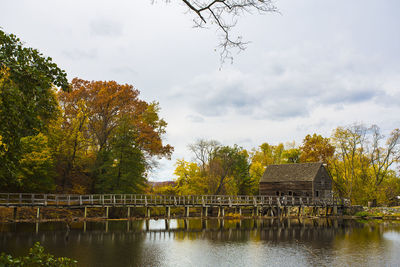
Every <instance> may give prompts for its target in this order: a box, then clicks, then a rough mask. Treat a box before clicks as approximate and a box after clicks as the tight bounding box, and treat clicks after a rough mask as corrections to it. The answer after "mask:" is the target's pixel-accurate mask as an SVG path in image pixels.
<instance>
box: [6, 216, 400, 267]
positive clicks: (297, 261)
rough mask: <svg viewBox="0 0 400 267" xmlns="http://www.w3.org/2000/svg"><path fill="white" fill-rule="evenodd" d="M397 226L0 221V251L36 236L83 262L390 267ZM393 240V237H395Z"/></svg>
mask: <svg viewBox="0 0 400 267" xmlns="http://www.w3.org/2000/svg"><path fill="white" fill-rule="evenodd" d="M388 231H390V232H391V233H395V234H398V235H400V234H399V233H400V224H395V223H373V222H369V223H364V222H357V221H354V220H332V219H316V220H312V219H284V220H278V219H247V220H218V219H211V220H201V219H190V220H185V219H177V220H175V219H173V220H157V221H156V220H132V221H104V222H74V223H71V224H70V229H69V230H67V228H66V227H65V224H64V223H59V222H49V223H40V224H39V225H36V224H31V223H16V224H11V223H10V224H0V233H1V237H0V249H1V251H4V252H6V253H10V254H13V255H18V256H19V255H23V254H26V252H27V251H28V248H29V247H31V246H32V244H33V243H34V242H36V241H39V242H41V244H42V245H43V246H45V247H46V249H47V250H48V251H49V252H50V253H52V254H55V255H56V256H67V257H70V258H74V259H77V260H78V261H79V263H80V265H82V266H137V265H151V266H154V265H167V266H168V265H169V266H172V265H174V266H176V265H188V264H192V265H193V264H194V265H196V266H198V265H217V264H218V265H223V266H224V265H252V266H257V265H258V266H263V265H279V264H285V265H289V266H290V265H296V266H299V265H310V264H311V265H332V264H335V265H360V266H361V265H364V266H368V265H371V264H373V265H382V264H383V265H393V264H394V265H396V264H399V263H400V256H398V253H396V252H395V251H399V249H400V242H399V241H398V239H395V240H393V238H392V239H388V238H384V233H385V232H388ZM396 240H397V241H396Z"/></svg>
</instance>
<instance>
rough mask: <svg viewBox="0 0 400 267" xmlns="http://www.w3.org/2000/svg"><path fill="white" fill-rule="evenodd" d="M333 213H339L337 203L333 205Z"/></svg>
mask: <svg viewBox="0 0 400 267" xmlns="http://www.w3.org/2000/svg"><path fill="white" fill-rule="evenodd" d="M333 215H337V206H336V205H334V206H333Z"/></svg>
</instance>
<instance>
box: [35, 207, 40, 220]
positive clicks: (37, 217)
mask: <svg viewBox="0 0 400 267" xmlns="http://www.w3.org/2000/svg"><path fill="white" fill-rule="evenodd" d="M36 219H37V220H39V219H40V208H39V207H37V208H36Z"/></svg>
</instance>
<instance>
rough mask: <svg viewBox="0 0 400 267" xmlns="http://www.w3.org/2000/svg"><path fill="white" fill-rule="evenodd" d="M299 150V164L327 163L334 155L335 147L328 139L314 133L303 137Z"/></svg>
mask: <svg viewBox="0 0 400 267" xmlns="http://www.w3.org/2000/svg"><path fill="white" fill-rule="evenodd" d="M300 150H301V156H300V162H324V163H328V162H329V160H330V159H331V158H332V156H333V154H334V153H335V147H334V146H333V145H332V144H331V143H330V139H329V138H324V137H322V136H321V135H317V134H315V133H314V134H313V135H309V134H308V135H307V136H306V137H304V139H303V145H302V146H301V147H300Z"/></svg>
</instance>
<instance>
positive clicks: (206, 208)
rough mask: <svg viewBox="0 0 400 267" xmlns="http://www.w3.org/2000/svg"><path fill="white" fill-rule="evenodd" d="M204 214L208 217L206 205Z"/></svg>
mask: <svg viewBox="0 0 400 267" xmlns="http://www.w3.org/2000/svg"><path fill="white" fill-rule="evenodd" d="M204 216H205V217H208V207H205V211H204Z"/></svg>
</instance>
